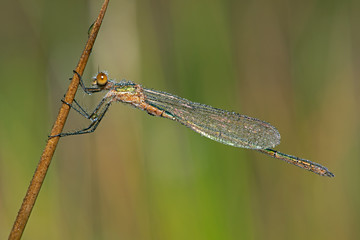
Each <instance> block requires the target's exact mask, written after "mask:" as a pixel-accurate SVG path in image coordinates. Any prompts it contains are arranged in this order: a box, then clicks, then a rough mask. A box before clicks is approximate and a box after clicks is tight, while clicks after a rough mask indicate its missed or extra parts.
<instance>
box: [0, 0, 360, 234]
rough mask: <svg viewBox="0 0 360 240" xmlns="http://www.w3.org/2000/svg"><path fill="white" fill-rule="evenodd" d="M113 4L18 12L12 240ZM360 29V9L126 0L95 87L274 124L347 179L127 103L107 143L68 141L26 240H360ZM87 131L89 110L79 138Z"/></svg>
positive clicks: (8, 90) (1, 162) (0, 211)
mask: <svg viewBox="0 0 360 240" xmlns="http://www.w3.org/2000/svg"><path fill="white" fill-rule="evenodd" d="M101 4H102V2H101V1H73V0H72V1H70V0H62V1H40V0H30V1H28V0H16V1H6V3H5V2H4V4H2V7H1V10H0V12H1V14H0V19H1V23H2V28H1V31H0V32H1V33H0V34H1V37H0V48H1V53H0V73H1V80H0V81H1V86H0V114H1V117H0V238H1V239H5V238H7V236H8V234H9V232H10V229H11V226H12V224H13V222H14V220H15V216H16V214H17V211H18V209H19V207H20V205H21V203H22V200H23V197H24V195H25V192H26V189H27V187H28V184H29V182H30V180H31V177H32V175H33V173H34V170H35V168H36V166H37V163H38V161H39V159H40V155H41V153H42V151H43V148H44V146H45V143H46V139H47V136H48V134H49V132H50V130H51V127H52V124H53V122H54V119H55V117H56V115H57V113H58V110H59V107H60V105H61V102H60V99H61V98H62V96H63V94H64V93H65V92H66V90H67V86H68V84H69V81H68V78H69V77H71V76H72V70H73V69H74V68H75V66H76V64H77V61H78V59H79V56H80V54H81V51H82V50H83V47H84V44H85V42H86V40H87V31H88V28H89V26H90V25H91V23H92V22H93V21H94V20H95V18H96V16H97V14H98V11H99V9H100V6H101ZM359 23H360V2H359V1H356V0H344V1H331V0H330V1H329V0H327V1H324V0H322V1H321V0H317V1H316V0H304V1H285V0H271V1H268V0H247V1H232V0H199V1H188V0H171V1H166V0H151V1H150V0H138V1H129V0H119V1H111V2H110V5H109V9H108V11H107V14H106V16H105V20H104V22H103V26H102V28H101V30H100V33H99V37H98V39H97V41H96V43H95V47H94V50H93V53H92V55H91V60H90V62H89V64H88V67H87V69H86V72H85V75H84V80H85V81H86V83H87V84H90V78H91V77H92V76H93V75H94V74H96V73H97V71H98V69H101V70H108V71H109V72H110V75H111V76H112V77H113V78H115V79H117V80H121V79H123V78H126V79H128V80H132V81H135V82H137V83H140V84H143V85H144V86H146V87H149V88H154V89H159V90H163V91H167V92H169V93H173V94H176V95H178V96H181V97H184V98H187V99H190V100H192V101H196V102H201V103H205V104H208V105H212V106H214V107H217V108H222V109H227V110H230V111H236V112H240V113H243V114H246V115H249V116H252V117H257V118H259V119H262V120H265V121H268V122H270V123H272V124H273V125H275V126H276V127H277V128H278V129H279V131H280V133H281V134H282V143H281V145H279V146H278V147H277V148H276V149H278V150H280V151H282V152H285V153H289V154H293V155H296V156H299V157H303V158H307V159H310V160H313V161H316V162H319V163H321V164H323V165H325V166H327V167H328V168H329V169H330V170H331V171H333V172H334V173H335V175H336V177H335V178H333V179H330V178H325V177H320V176H317V175H315V174H312V173H310V172H307V171H304V170H302V169H299V168H297V167H294V166H291V165H289V164H285V163H283V162H281V161H279V160H276V159H272V158H270V157H268V156H265V155H262V154H260V153H257V152H255V151H251V150H246V149H239V148H233V147H230V146H226V145H222V144H219V143H217V142H214V141H211V140H209V139H207V138H204V137H201V136H200V135H198V134H196V133H194V132H192V131H191V130H189V129H187V128H185V127H184V126H182V125H180V124H178V123H176V122H172V121H169V120H166V119H161V118H157V117H151V116H149V115H148V114H146V113H145V112H142V111H139V110H136V109H133V108H131V107H128V106H125V105H122V104H114V105H113V106H112V107H111V109H110V112H109V113H108V115H107V116H106V117H105V118H104V120H103V121H102V123H101V125H100V126H99V128H98V129H97V131H96V132H95V133H93V134H88V135H82V136H73V137H66V138H63V139H61V140H60V142H59V145H58V148H57V150H56V153H55V157H54V159H53V161H52V164H51V166H50V170H49V172H48V174H47V177H46V180H45V183H44V185H43V187H42V189H41V192H40V195H39V197H38V200H37V202H36V205H35V207H34V209H33V212H32V215H31V217H30V220H29V222H28V224H27V227H26V229H25V233H24V235H23V239H144V240H146V239H156V240H162V239H163V240H168V239H171V240H176V239H179V240H180V239H181V240H183V239H214V240H215V239H222V240H223V239H360V228H359V225H360V212H359V210H360V209H359V206H360V189H359V180H360V179H359V178H360V176H359V169H360V166H359V165H360V161H359V159H360V147H359V142H360V123H359V114H360V111H359V109H360V108H359V103H360V97H359V93H360V79H359V78H360V67H359V66H360V47H359V42H360V28H359ZM98 95H99V96H95V95H94V96H87V95H85V94H84V93H83V92H82V91H81V90H79V91H78V94H77V99H78V101H79V102H81V103H83V104H84V105H85V106H86V108H87V109H89V110H90V109H92V108H93V106H95V105H96V103H97V101H98V99H99V98H101V96H102V94H98ZM87 124H88V122H87V121H84V120H83V119H82V118H81V117H80V116H79V115H78V114H77V113H75V112H74V111H73V112H72V113H71V114H70V116H69V119H68V122H67V124H66V129H67V131H71V130H76V129H81V128H82V127H83V126H86V125H87Z"/></svg>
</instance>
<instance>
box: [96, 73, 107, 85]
mask: <svg viewBox="0 0 360 240" xmlns="http://www.w3.org/2000/svg"><path fill="white" fill-rule="evenodd" d="M107 81H108V76H107V74H106V73H104V72H99V73H98V74H97V75H96V78H95V82H96V84H97V85H99V86H104V85H105V84H106V83H107Z"/></svg>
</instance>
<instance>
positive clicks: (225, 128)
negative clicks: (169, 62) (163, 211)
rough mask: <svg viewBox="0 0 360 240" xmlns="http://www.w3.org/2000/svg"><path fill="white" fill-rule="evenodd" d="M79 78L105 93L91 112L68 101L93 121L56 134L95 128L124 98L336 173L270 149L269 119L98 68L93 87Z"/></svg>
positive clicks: (231, 141) (200, 129) (222, 137)
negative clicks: (112, 77)
mask: <svg viewBox="0 0 360 240" xmlns="http://www.w3.org/2000/svg"><path fill="white" fill-rule="evenodd" d="M79 78H80V85H81V87H82V88H83V90H84V91H85V92H86V93H87V94H92V93H96V92H102V91H106V94H105V96H104V97H103V99H102V100H101V101H100V103H99V104H98V105H97V107H96V108H95V110H94V111H93V112H92V113H91V114H88V113H87V112H86V111H85V110H84V109H83V108H82V107H81V106H80V105H79V104H78V103H77V102H76V101H74V103H75V105H74V104H72V105H70V104H69V105H70V106H71V107H72V108H74V109H75V110H76V111H77V112H79V113H80V114H82V115H83V116H85V117H86V118H88V119H90V120H91V124H90V125H89V126H88V127H87V128H84V129H82V130H80V131H75V132H69V133H61V134H59V135H56V136H60V137H63V136H69V135H78V134H85V133H91V132H93V131H95V129H96V128H97V126H98V125H99V123H100V121H101V120H102V119H103V117H104V115H105V113H106V112H107V110H108V109H109V107H110V105H111V103H112V102H123V103H127V104H130V105H132V106H134V107H136V108H139V109H141V110H144V111H146V112H147V113H149V114H150V115H154V116H159V117H164V118H168V119H171V120H174V121H177V122H179V123H181V124H183V125H185V126H187V127H189V128H190V129H192V130H194V131H195V132H197V133H200V134H201V135H202V136H205V137H208V138H210V139H212V140H215V141H217V142H220V143H223V144H227V145H231V146H234V147H241V148H249V149H254V150H256V151H259V152H261V153H264V154H267V155H270V156H271V157H274V158H277V159H281V160H283V161H285V162H287V163H291V164H293V165H295V166H298V167H301V168H304V169H306V170H309V171H311V172H314V173H316V174H319V175H321V176H328V177H334V174H332V173H331V172H330V171H329V170H328V169H327V168H326V167H324V166H322V165H320V164H318V163H314V162H311V161H309V160H306V159H302V158H298V157H295V156H291V155H287V154H284V153H281V152H279V151H276V150H273V149H271V148H273V147H275V146H276V145H278V144H279V143H280V133H279V132H278V130H277V129H276V128H275V127H273V126H272V125H270V124H269V123H267V122H264V121H261V120H259V119H256V118H252V117H248V116H245V115H241V114H238V113H235V112H228V111H225V110H221V109H217V108H213V107H211V106H208V105H205V104H200V103H195V102H191V101H189V100H187V99H184V98H181V97H178V96H175V95H172V94H170V93H166V92H162V91H158V90H153V89H148V88H144V87H142V86H141V85H139V84H136V83H133V82H131V81H121V82H115V81H112V80H110V79H109V78H108V75H107V73H105V72H99V73H98V74H97V75H96V77H94V81H93V83H92V87H85V85H84V83H83V82H82V80H81V77H80V76H79ZM56 136H52V137H56Z"/></svg>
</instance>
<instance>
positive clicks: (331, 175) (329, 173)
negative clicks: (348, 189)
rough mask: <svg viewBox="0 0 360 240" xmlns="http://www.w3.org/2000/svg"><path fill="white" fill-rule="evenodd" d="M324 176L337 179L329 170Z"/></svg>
mask: <svg viewBox="0 0 360 240" xmlns="http://www.w3.org/2000/svg"><path fill="white" fill-rule="evenodd" d="M323 176H327V177H335V175H334V174H333V173H332V172H330V171H329V170H327V171H326V172H325V173H324V175H323Z"/></svg>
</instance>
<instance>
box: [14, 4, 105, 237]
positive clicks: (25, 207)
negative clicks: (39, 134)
mask: <svg viewBox="0 0 360 240" xmlns="http://www.w3.org/2000/svg"><path fill="white" fill-rule="evenodd" d="M108 4H109V0H105V1H104V3H103V6H102V8H101V10H100V13H99V16H98V18H97V20H96V22H95V23H94V26H93V27H92V30H91V33H90V36H89V38H88V41H87V43H86V45H85V49H84V51H83V53H82V55H81V57H80V60H79V63H78V65H77V67H76V71H77V72H78V73H79V74H80V75H82V73H83V72H84V69H85V66H86V64H87V61H88V59H89V56H90V53H91V50H92V48H93V46H94V43H95V39H96V36H97V34H98V32H99V29H100V25H101V23H102V20H103V18H104V15H105V12H106V8H107V6H108ZM78 85H79V77H78V75H77V74H74V76H73V78H72V81H71V83H70V85H69V88H68V91H67V93H66V95H65V102H67V103H72V102H73V100H74V97H75V94H76V90H77V88H78ZM69 110H70V107H69V106H68V105H67V104H65V103H63V104H62V106H61V108H60V111H59V114H58V117H57V119H56V121H55V124H54V126H53V128H52V130H51V134H50V135H51V136H54V135H57V134H60V133H61V132H62V130H63V128H64V125H65V122H66V119H67V116H68V114H69ZM58 141H59V137H53V138H49V139H48V141H47V144H46V147H45V149H44V152H43V154H42V156H41V159H40V162H39V164H38V166H37V168H36V170H35V173H34V176H33V178H32V180H31V183H30V186H29V188H28V190H27V192H26V195H25V198H24V200H23V203H22V205H21V207H20V210H19V212H18V215H17V217H16V220H15V223H14V225H13V228H12V230H11V232H10V235H9V239H11V240H13V239H20V238H21V236H22V234H23V232H24V229H25V226H26V223H27V221H28V219H29V217H30V214H31V210H32V209H33V207H34V204H35V201H36V198H37V196H38V194H39V191H40V188H41V186H42V183H43V181H44V179H45V176H46V172H47V170H48V168H49V165H50V162H51V159H52V157H53V155H54V152H55V149H56V146H57V143H58Z"/></svg>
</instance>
